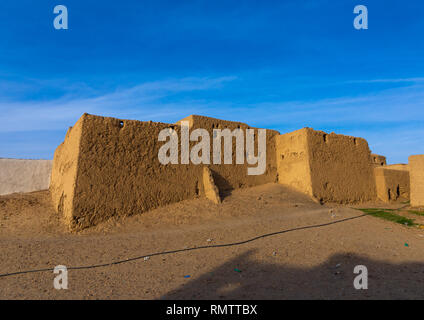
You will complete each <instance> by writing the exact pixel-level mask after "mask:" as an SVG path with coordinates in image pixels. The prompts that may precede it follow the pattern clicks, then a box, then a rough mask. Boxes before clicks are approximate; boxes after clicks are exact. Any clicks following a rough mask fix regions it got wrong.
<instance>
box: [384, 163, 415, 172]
mask: <svg viewBox="0 0 424 320" xmlns="http://www.w3.org/2000/svg"><path fill="white" fill-rule="evenodd" d="M385 168H387V169H393V170H405V171H409V165H407V164H403V163H398V164H389V165H387V166H385Z"/></svg>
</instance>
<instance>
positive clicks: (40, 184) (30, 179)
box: [0, 159, 52, 195]
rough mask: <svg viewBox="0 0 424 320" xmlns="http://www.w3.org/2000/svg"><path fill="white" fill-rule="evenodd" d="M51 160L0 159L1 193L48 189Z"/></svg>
mask: <svg viewBox="0 0 424 320" xmlns="http://www.w3.org/2000/svg"><path fill="white" fill-rule="evenodd" d="M51 170H52V161H51V160H23V159H0V195H6V194H11V193H15V192H33V191H40V190H47V189H48V188H49V184H50V174H51Z"/></svg>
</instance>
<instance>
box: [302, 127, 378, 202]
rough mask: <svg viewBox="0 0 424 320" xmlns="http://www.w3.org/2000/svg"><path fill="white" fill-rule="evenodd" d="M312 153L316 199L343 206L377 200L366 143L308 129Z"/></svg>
mask: <svg viewBox="0 0 424 320" xmlns="http://www.w3.org/2000/svg"><path fill="white" fill-rule="evenodd" d="M308 150H309V158H310V159H309V161H310V166H311V172H312V174H311V177H312V189H313V195H314V197H316V198H317V199H319V200H321V201H324V202H327V201H332V202H339V203H351V202H364V201H369V200H374V199H375V198H376V191H375V181H374V174H373V167H372V165H371V164H370V162H369V159H370V154H371V152H370V149H369V147H368V142H367V141H366V140H365V139H362V138H357V137H351V136H345V135H341V134H335V133H330V134H327V133H325V132H323V131H315V130H313V129H308Z"/></svg>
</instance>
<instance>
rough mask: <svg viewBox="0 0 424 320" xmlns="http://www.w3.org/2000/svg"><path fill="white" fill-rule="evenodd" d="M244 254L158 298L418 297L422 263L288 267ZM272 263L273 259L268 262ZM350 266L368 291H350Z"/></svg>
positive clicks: (354, 259)
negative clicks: (364, 274)
mask: <svg viewBox="0 0 424 320" xmlns="http://www.w3.org/2000/svg"><path fill="white" fill-rule="evenodd" d="M254 255H255V251H254V250H250V251H246V252H245V253H243V254H241V255H239V256H237V257H235V258H234V259H232V260H230V261H229V262H226V263H224V264H222V265H221V266H219V267H218V268H216V269H214V270H213V271H212V272H209V273H206V274H203V275H201V276H199V277H196V276H193V278H191V279H189V280H188V281H187V284H185V285H183V286H181V287H179V288H177V289H176V290H173V291H170V292H168V293H167V294H165V295H164V296H162V297H161V299H266V300H269V299H424V263H421V262H417V263H403V264H391V263H385V262H383V261H375V260H370V259H369V258H366V257H361V256H357V255H354V254H349V253H346V254H337V255H333V256H331V257H330V258H329V259H328V260H327V261H326V262H325V263H323V264H321V265H318V266H314V267H311V268H296V267H293V266H290V265H288V262H289V258H288V257H286V256H285V254H283V256H279V255H278V254H276V255H275V256H271V257H270V258H269V262H267V263H262V262H257V261H254V257H253V256H254ZM273 260H274V261H273ZM356 265H364V266H366V267H367V269H368V290H356V289H355V288H354V286H353V281H354V279H355V277H357V276H358V275H357V274H354V273H353V269H354V267H355V266H356Z"/></svg>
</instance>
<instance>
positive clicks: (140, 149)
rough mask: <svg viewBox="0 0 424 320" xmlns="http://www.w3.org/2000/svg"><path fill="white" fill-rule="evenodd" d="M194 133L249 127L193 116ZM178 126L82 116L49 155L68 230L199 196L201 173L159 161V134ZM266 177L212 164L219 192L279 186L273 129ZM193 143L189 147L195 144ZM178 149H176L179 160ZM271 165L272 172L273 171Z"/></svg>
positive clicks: (199, 167)
mask: <svg viewBox="0 0 424 320" xmlns="http://www.w3.org/2000/svg"><path fill="white" fill-rule="evenodd" d="M188 120H189V121H191V126H192V128H196V127H199V128H205V129H207V130H208V131H210V133H212V130H213V128H216V127H222V128H225V127H228V128H230V129H231V128H237V127H239V126H240V127H241V128H242V129H243V128H247V127H248V126H247V125H246V124H242V123H233V122H229V121H223V120H218V119H212V118H207V117H200V116H192V117H189V119H188ZM166 128H172V129H174V130H175V131H176V132H177V135H178V136H179V137H180V136H181V127H180V126H179V125H178V124H165V123H155V122H151V121H149V122H141V121H134V120H119V119H115V118H105V117H99V116H93V115H88V114H84V115H83V116H82V117H81V118H80V119H79V120H78V122H77V123H76V124H75V126H74V127H73V128H71V129H70V130H69V131H68V133H67V136H66V138H65V141H64V142H63V143H62V144H61V145H60V146H59V147H58V148H57V150H56V152H55V156H54V164H53V174H52V182H51V192H52V197H53V202H54V204H55V207H56V210H57V211H58V212H59V213H62V214H63V215H64V217H65V218H66V220H67V221H68V224H69V226H70V227H71V228H73V229H82V228H85V227H88V226H92V225H95V224H97V223H99V222H101V221H104V220H106V219H108V218H110V217H112V216H127V215H132V214H137V213H141V212H144V211H147V210H149V209H153V208H155V207H158V206H163V205H167V204H170V203H173V202H177V201H181V200H184V199H191V198H195V197H197V196H199V195H204V194H205V192H204V188H203V181H202V180H203V169H202V168H203V166H202V165H194V164H191V163H190V164H184V165H182V164H167V165H163V164H161V163H160V162H159V159H158V152H159V149H160V147H161V146H162V145H163V144H164V142H158V136H159V132H160V131H161V130H162V129H166ZM267 134H268V136H267V141H268V142H269V143H270V145H271V147H270V148H267V149H268V150H269V152H270V155H267V157H268V158H269V159H270V161H269V162H268V163H267V165H268V167H267V172H266V173H265V174H264V175H261V176H248V175H247V165H246V164H243V165H236V164H235V161H234V162H233V164H225V165H224V164H223V165H213V164H211V165H210V169H211V170H212V172H213V179H214V181H215V183H216V185H217V186H218V187H219V189H220V190H228V189H234V188H241V187H248V186H253V185H258V184H262V183H267V182H273V181H275V180H276V168H275V153H274V152H275V148H274V147H273V143H274V140H273V136H274V135H276V134H278V132H276V131H272V130H270V131H269V132H268V133H267ZM195 144H196V142H191V143H190V145H191V146H192V145H195ZM180 152H181V150H179V153H180ZM273 164H274V167H273Z"/></svg>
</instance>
